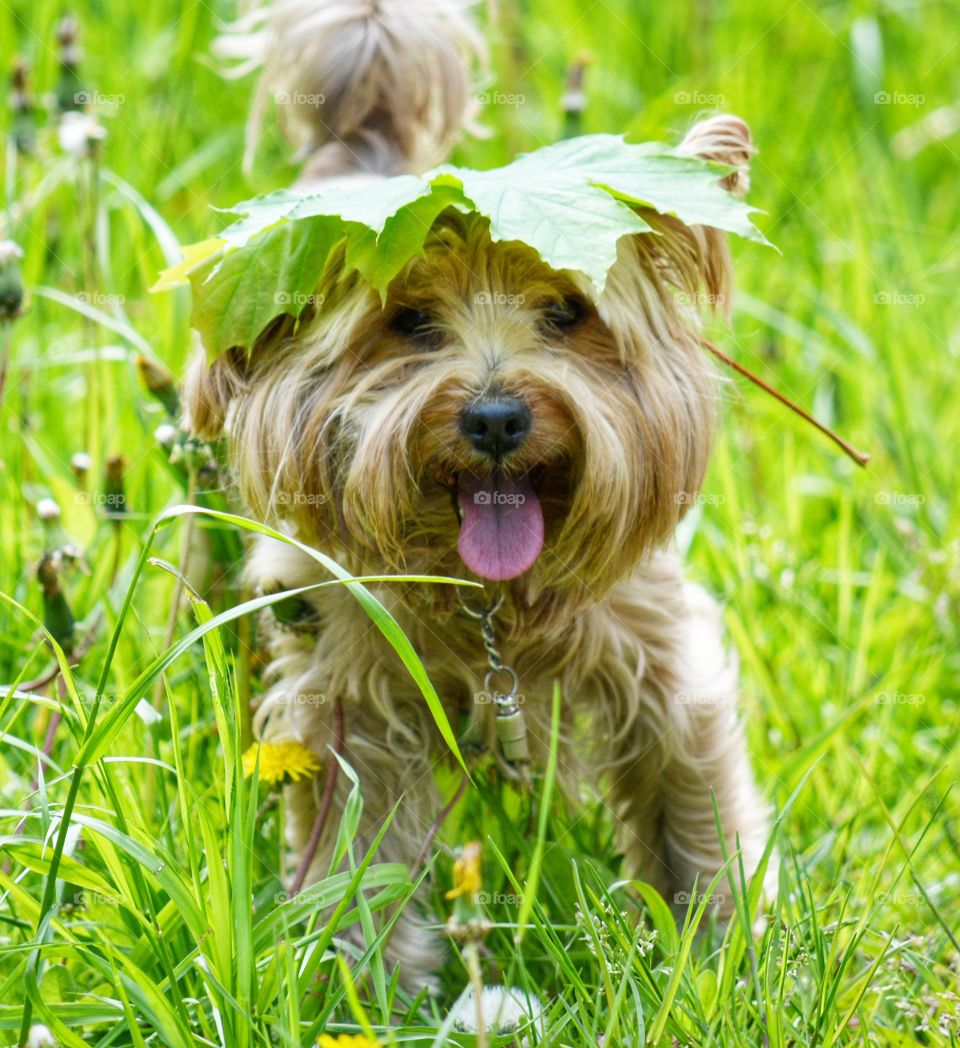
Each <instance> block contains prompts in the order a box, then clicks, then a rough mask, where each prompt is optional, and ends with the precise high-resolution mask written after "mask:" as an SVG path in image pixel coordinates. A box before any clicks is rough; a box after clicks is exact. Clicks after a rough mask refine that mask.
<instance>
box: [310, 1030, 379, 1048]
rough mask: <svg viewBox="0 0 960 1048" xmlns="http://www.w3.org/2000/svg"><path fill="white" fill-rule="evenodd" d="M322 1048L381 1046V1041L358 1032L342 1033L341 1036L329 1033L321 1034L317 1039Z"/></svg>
mask: <svg viewBox="0 0 960 1048" xmlns="http://www.w3.org/2000/svg"><path fill="white" fill-rule="evenodd" d="M317 1044H318V1045H319V1046H320V1048H379V1046H380V1042H379V1041H371V1040H370V1038H369V1037H364V1036H363V1034H358V1033H342V1034H340V1036H339V1037H331V1036H330V1035H329V1034H327V1033H322V1034H320V1040H318V1041H317Z"/></svg>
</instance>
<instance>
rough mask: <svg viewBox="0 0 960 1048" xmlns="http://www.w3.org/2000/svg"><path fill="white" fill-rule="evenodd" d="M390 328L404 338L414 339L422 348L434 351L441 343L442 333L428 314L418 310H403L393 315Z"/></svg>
mask: <svg viewBox="0 0 960 1048" xmlns="http://www.w3.org/2000/svg"><path fill="white" fill-rule="evenodd" d="M390 327H391V328H392V329H393V330H394V331H396V332H397V334H398V335H403V337H404V338H409V339H416V341H417V342H419V343H421V344H423V345H424V346H426V347H428V348H430V349H435V348H436V347H437V346H439V345H440V343H441V342H442V341H443V332H441V331H440V329H439V328H438V327H437V321H436V318H435V317H434V316H432V315H431V314H430V313H424V312H423V310H420V309H410V308H404V309H401V310H399V311H398V312H397V313H395V314H394V317H393V320H391V321H390Z"/></svg>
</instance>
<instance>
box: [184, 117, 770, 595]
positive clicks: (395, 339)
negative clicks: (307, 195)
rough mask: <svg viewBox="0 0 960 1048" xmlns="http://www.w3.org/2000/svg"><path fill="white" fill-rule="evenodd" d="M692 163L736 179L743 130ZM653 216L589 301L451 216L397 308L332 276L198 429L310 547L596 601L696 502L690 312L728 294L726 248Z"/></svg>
mask: <svg viewBox="0 0 960 1048" xmlns="http://www.w3.org/2000/svg"><path fill="white" fill-rule="evenodd" d="M684 148H685V149H686V150H687V151H688V152H690V153H694V152H695V153H697V154H699V155H701V156H705V157H708V158H710V159H714V160H720V161H723V162H725V163H728V164H731V165H733V166H734V167H736V168H738V169H739V171H740V172H741V173H739V174H738V173H735V174H733V175H730V176H728V177H729V178H730V179H736V178H743V177H744V174H743V173H742V172H743V171H744V169H745V164H746V161H747V158H748V156H749V152H750V139H749V132H748V131H747V128H746V126H745V125H744V124H743V123H742V121H740V120H737V119H736V118H734V117H715V118H712V119H711V120H708V121H705V122H704V123H702V124H699V125H697V126H696V127H695V128H694V129H693V130H692V131H691V133H690V134H689V135H688V136H687V138H686V139H685V140H684ZM643 217H644V219H645V220H646V221H647V222H649V224H650V225H651V226H653V227H654V229H655V230H656V233H655V234H650V233H647V234H642V235H639V236H634V237H624V238H622V239H621V241H620V244H619V254H618V260H617V262H616V264H615V266H614V267H613V269H612V270H611V272H610V275H609V279H608V284H607V287H606V290H605V291H604V293H603V294H602V295H601V296H597V295H596V293H595V292H594V291H593V289H592V287H591V285H589V283H588V282H587V281H586V280H585V279H581V278H580V277H578V276H576V275H571V274H567V273H560V272H556V271H553V270H551V269H549V268H548V267H547V266H546V265H544V264H543V263H542V262H541V261H540V260H539V258H538V257H537V256H536V254H535V253H534V252H533V251H532V250H531V249H529V248H527V247H525V246H523V245H521V244H517V243H492V242H491V240H490V237H489V235H488V230H487V224H486V221H485V220H483V219H481V218H479V217H477V216H464V215H462V214H459V213H454V212H450V213H448V214H446V215H444V216H443V217H442V218H441V220H440V221H439V222H438V223H437V225H436V226H435V227H434V229H433V230H432V232H431V234H430V237H429V239H428V242H427V245H426V250H425V252H424V255H423V256H422V257H420V258H418V259H416V260H414V261H413V262H412V263H411V264H410V265H408V267H407V268H406V269H405V271H404V272H403V273H402V274H401V275H400V276H399V277H398V278H397V279H396V280H395V281H394V283H393V284H392V286H391V288H390V291H389V295H388V298H387V301H386V303H385V305H381V302H380V300H379V298H378V297H377V296H376V295H375V294H374V293H373V292H372V291H370V289H369V288H367V287H365V286H364V285H363V284H362V282H361V281H360V280H359V279H357V278H356V277H347V278H343V277H341V276H339V275H338V272H337V268H338V267H337V266H336V265H334V266H333V267H332V270H331V273H330V275H329V277H328V278H327V279H325V281H324V284H323V286H322V287H321V288H320V289H319V292H318V298H319V303H318V304H317V305H316V306H314V307H311V308H310V309H308V312H307V314H305V316H304V317H303V318H301V322H300V325H299V327H298V328H297V330H296V331H295V332H292V331H291V330H290V327H289V325H284V326H283V328H282V329H280V330H277V329H275V330H273V331H272V332H270V333H268V334H267V335H265V336H264V337H263V338H262V339H261V342H260V344H259V345H258V346H257V347H256V348H255V350H254V351H253V353H252V354H251V355H250V357H249V359H248V358H246V357H245V356H244V355H241V354H237V353H234V354H228V355H226V356H225V357H223V358H221V359H220V360H218V361H217V362H216V363H215V364H214V365H213V366H212V368H208V367H207V365H206V364H205V362H203V361H202V360H198V361H197V362H196V363H195V364H194V366H193V368H192V371H191V374H190V377H189V379H188V382H187V387H186V391H185V396H186V403H187V413H188V421H189V422H190V424H191V425H192V427H193V428H194V429H195V430H196V431H198V432H199V433H201V434H202V435H205V436H213V435H215V434H217V433H218V432H219V431H220V429H221V428H222V427H223V426H224V425H225V426H226V429H227V433H228V437H229V443H230V447H231V460H232V463H233V467H234V470H235V472H236V476H237V479H238V482H239V485H240V488H241V491H242V494H243V496H244V497H245V499H246V500H247V502H248V505H249V506H250V509H251V511H252V512H253V513H255V514H256V515H258V516H260V517H261V518H262V519H265V520H268V521H272V522H275V523H276V522H284V523H286V524H288V525H293V527H294V528H295V529H296V531H297V533H298V535H299V536H300V537H301V538H302V539H303V540H304V541H307V542H313V543H316V544H319V545H327V546H329V545H330V544H331V543H333V544H334V545H335V546H337V547H339V548H341V549H343V550H345V551H346V552H348V553H354V554H356V555H357V556H358V558H359V561H360V563H364V564H366V566H367V567H368V568H375V567H378V566H384V565H389V566H390V567H392V568H395V569H403V570H407V571H415V572H429V573H444V574H450V575H460V576H462V575H463V574H464V571H465V569H468V570H469V572H472V573H473V574H474V575H475V576H479V577H480V578H484V579H496V580H507V579H511V580H516V581H515V583H514V585H515V587H516V588H517V590H518V592H520V593H522V594H523V595H524V597H525V599H526V600H528V601H530V600H533V599H534V598H537V597H543V596H545V595H547V594H550V595H552V598H553V599H554V600H557V599H570V600H571V601H572V600H573V597H574V594H578V595H579V596H580V597H581V598H584V597H589V596H593V597H596V596H599V595H601V594H602V593H604V592H605V591H607V590H608V589H609V588H610V586H611V585H613V584H614V583H615V582H616V581H617V580H618V579H619V578H621V577H622V576H623V575H624V574H625V573H626V572H628V571H630V570H631V569H632V568H633V566H634V565H635V564H636V562H637V561H638V560H639V559H640V558H641V557H642V556H643V555H644V554H645V553H646V552H648V551H649V550H651V549H652V548H654V547H656V546H657V545H659V544H660V543H662V542H663V541H664V540H665V539H666V538H667V537H668V536H669V535H670V534H671V532H672V530H673V528H674V527H675V526H676V524H677V522H678V520H679V519H680V518H681V517H682V515H683V514H684V512H685V510H686V509H687V507H688V505H689V504H690V502H691V500H692V498H693V496H694V495H695V493H696V492H697V491H698V489H699V486H700V482H701V479H702V476H703V471H704V468H705V465H706V459H707V452H708V448H709V443H710V433H711V427H712V415H713V411H712V408H713V402H714V399H715V384H714V380H713V375H712V371H711V368H710V366H709V364H708V362H707V359H706V357H705V354H704V352H703V350H702V348H701V347H700V345H699V341H698V324H699V318H698V315H697V314H698V311H699V309H700V308H701V307H702V306H703V304H704V303H706V304H708V305H709V306H715V305H717V304H720V305H724V304H725V303H726V302H727V296H728V286H729V258H728V253H727V248H726V243H725V237H724V235H723V234H722V233H720V232H719V231H717V230H715V229H711V228H707V227H690V226H686V225H684V224H683V223H681V222H679V221H677V220H675V219H672V218H669V217H664V216H660V215H657V214H655V213H652V212H644V214H643ZM356 562H357V561H356V560H354V563H356Z"/></svg>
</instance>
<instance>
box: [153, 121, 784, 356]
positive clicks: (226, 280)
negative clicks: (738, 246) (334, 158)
mask: <svg viewBox="0 0 960 1048" xmlns="http://www.w3.org/2000/svg"><path fill="white" fill-rule="evenodd" d="M727 170H728V169H727V168H724V167H723V166H722V165H718V164H711V163H707V162H705V161H703V160H700V159H699V158H696V157H689V156H682V155H679V154H678V153H676V152H675V151H673V150H671V149H670V148H669V147H667V146H664V145H661V144H659V143H649V142H648V143H642V144H629V143H627V142H625V141H624V140H623V138H622V137H620V136H617V135H586V136H583V137H581V138H573V139H569V140H567V141H565V142H559V143H557V144H556V145H552V146H547V147H546V148H545V149H540V150H537V151H536V152H533V153H528V154H525V155H523V156H520V157H518V158H517V159H516V160H515V161H513V163H511V164H507V165H506V166H505V167H502V168H496V169H494V170H491V171H474V170H470V169H469V168H456V167H451V166H449V165H445V166H443V167H440V168H437V169H436V170H434V171H431V172H427V173H426V174H425V175H422V176H417V175H400V176H397V177H396V178H388V179H383V180H380V181H371V182H369V183H366V184H361V185H359V186H350V185H338V186H332V187H328V188H322V189H320V190H311V189H309V188H303V189H285V190H281V191H280V192H277V193H270V194H268V195H266V196H262V197H257V198H255V199H253V200H248V201H246V202H244V203H242V204H238V205H237V206H236V207H234V208H231V209H230V212H231V213H233V214H239V215H241V216H242V217H240V218H239V219H237V220H236V221H235V222H233V223H232V224H231V225H229V226H228V227H227V228H226V229H225V230H224V231H223V232H222V233H221V234H220V236H219V239H218V242H217V243H216V244H211V243H210V242H204V244H203V245H201V246H200V247H199V248H193V249H191V248H188V249H187V258H186V259H185V261H184V262H183V263H181V264H180V265H178V266H175V267H173V268H172V269H171V270H168V271H167V272H166V273H165V274H163V276H162V277H161V282H160V284H159V285H158V288H160V287H169V286H172V285H174V284H176V283H182V282H184V281H186V280H189V282H190V284H191V286H192V287H193V294H194V305H193V323H194V326H195V327H196V328H197V329H198V330H199V331H200V334H201V338H202V339H203V342H204V345H205V347H206V349H207V352H208V354H209V355H210V356H211V357H216V356H217V355H219V354H220V353H222V352H224V351H225V350H227V349H229V348H231V347H233V346H241V347H244V348H246V349H250V348H252V346H253V345H254V344H255V342H256V340H257V338H258V337H259V335H260V334H261V333H262V332H263V331H264V329H265V328H266V327H267V326H268V325H269V324H270V322H271V321H272V320H274V319H275V318H276V317H277V316H280V315H281V314H285V313H286V314H289V315H291V316H294V317H296V316H298V315H299V312H300V310H301V309H302V308H303V305H304V304H305V302H306V300H307V299H308V298H309V296H310V294H311V293H312V292H313V291H314V290H315V289H316V286H317V283H318V282H319V280H320V278H321V277H322V276H323V273H324V270H325V268H326V265H327V262H328V260H329V257H330V252H331V251H332V249H333V247H334V246H336V245H337V244H340V243H343V244H344V245H345V252H346V254H345V257H346V269H347V271H348V272H352V271H357V272H359V273H360V275H361V276H362V277H363V278H364V279H365V280H366V281H367V282H368V283H369V284H370V285H371V286H372V287H373V288H375V289H376V290H377V291H379V292H380V294H381V296H384V295H385V294H386V291H387V288H388V287H389V285H390V282H391V281H392V280H393V279H394V277H395V276H396V275H397V274H398V273H399V272H400V271H401V270H402V269H403V267H404V266H405V265H406V264H407V263H408V262H409V261H410V260H411V259H412V258H415V257H416V256H417V255H419V254H420V253H422V251H423V247H424V243H425V241H426V238H427V236H428V235H429V233H430V230H431V228H432V227H433V224H434V223H435V222H436V220H437V218H438V217H439V216H440V214H441V213H442V212H443V211H444V210H446V209H447V208H450V207H454V208H457V209H459V210H461V211H465V212H476V213H478V214H480V215H483V216H485V217H486V218H487V219H488V220H489V228H490V236H491V238H492V239H493V240H495V241H519V242H521V243H524V244H527V245H529V246H530V247H531V248H533V249H534V250H535V251H536V252H537V253H538V254H539V256H540V257H541V258H542V259H543V260H544V262H546V263H547V264H548V265H549V266H551V267H553V268H554V269H567V270H575V271H578V272H580V273H583V274H585V275H586V276H587V277H588V278H589V279H590V280H591V281H592V282H593V284H594V285H595V287H596V288H597V290H598V292H601V293H602V291H603V288H604V285H605V282H606V278H607V274H608V272H609V270H610V268H611V266H613V264H614V262H615V261H616V257H617V242H618V241H619V239H620V238H621V237H623V236H631V235H638V234H645V233H651V232H652V230H651V227H650V225H649V223H647V222H645V221H644V220H643V218H642V216H641V215H640V214H638V211H637V209H638V208H640V207H646V208H651V209H653V210H654V211H657V212H659V213H660V214H669V215H674V216H675V217H676V218H678V219H679V220H680V221H682V222H684V223H686V224H688V225H697V224H700V225H710V226H715V227H716V228H718V229H723V230H727V231H728V232H731V233H735V234H737V235H738V236H742V237H746V238H749V239H751V240H756V241H759V242H760V243H766V240H765V239H764V237H763V235H762V234H761V233H760V231H759V230H758V229H757V228H756V226H754V225H753V223H752V221H751V218H750V216H751V213H752V212H753V211H754V210H755V209H754V208H751V207H748V206H747V205H746V204H744V203H743V202H741V201H739V200H736V199H735V198H734V197H732V196H731V195H730V194H729V193H727V192H726V190H724V189H723V188H722V187H721V186H720V184H719V179H720V178H721V177H722V176H723V174H724V173H725V172H726V171H727Z"/></svg>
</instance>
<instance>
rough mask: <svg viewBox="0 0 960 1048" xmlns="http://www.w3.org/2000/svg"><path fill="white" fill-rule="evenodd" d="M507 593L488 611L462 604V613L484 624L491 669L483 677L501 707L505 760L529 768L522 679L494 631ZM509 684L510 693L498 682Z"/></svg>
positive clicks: (499, 718)
mask: <svg viewBox="0 0 960 1048" xmlns="http://www.w3.org/2000/svg"><path fill="white" fill-rule="evenodd" d="M503 600H504V598H503V593H502V592H501V593H498V594H497V596H496V597H495V598H494V599H493V601H492V602H491V603H490V604H488V605H487V606H486V607H485V608H474V607H471V606H470V605H469V604H467V602H466V601H464V600H462V599H461V601H460V609H461V611H462V612H463V613H464V615H466V616H467V617H468V618H471V619H474V620H475V621H477V622H479V623H480V635H481V637H482V639H483V647H484V649H485V651H486V653H487V665H488V666H489V667H490V668H489V669H488V670H487V672H486V673H485V674H484V677H483V690H484V692H485V693H486V695H488V696H489V701H491V702H493V703H494V704H495V705H496V707H497V717H496V726H497V741H498V742H499V744H500V750H501V752H502V754H503V757H504V759H505V760H507V761H508V762H509V763H510V764H521V765H522V764H526V763H527V762H528V761H529V760H530V748H529V746H528V744H527V725H526V721H525V720H524V717H523V712H522V710H521V709H520V703H521V702H522V701H523V699H522V698H521V697H519V696H518V695H517V687H518V685H519V683H520V682H519V678H518V677H517V671H516V670H515V669H514V668H513V667H512V666H509V665H507V664H506V663H505V662H504V661H503V658H502V657H501V655H500V651H499V649H498V648H497V642H496V634H495V633H494V628H493V617H494V616H495V615H496V613H497V612H498V611H499V610H500V608H501V607H502V606H503ZM498 677H499V678H500V680H501V682H503V681H504V679H506V681H508V684H507V689H506V691H499V690H498V689H497V687H496V681H497V678H498Z"/></svg>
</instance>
